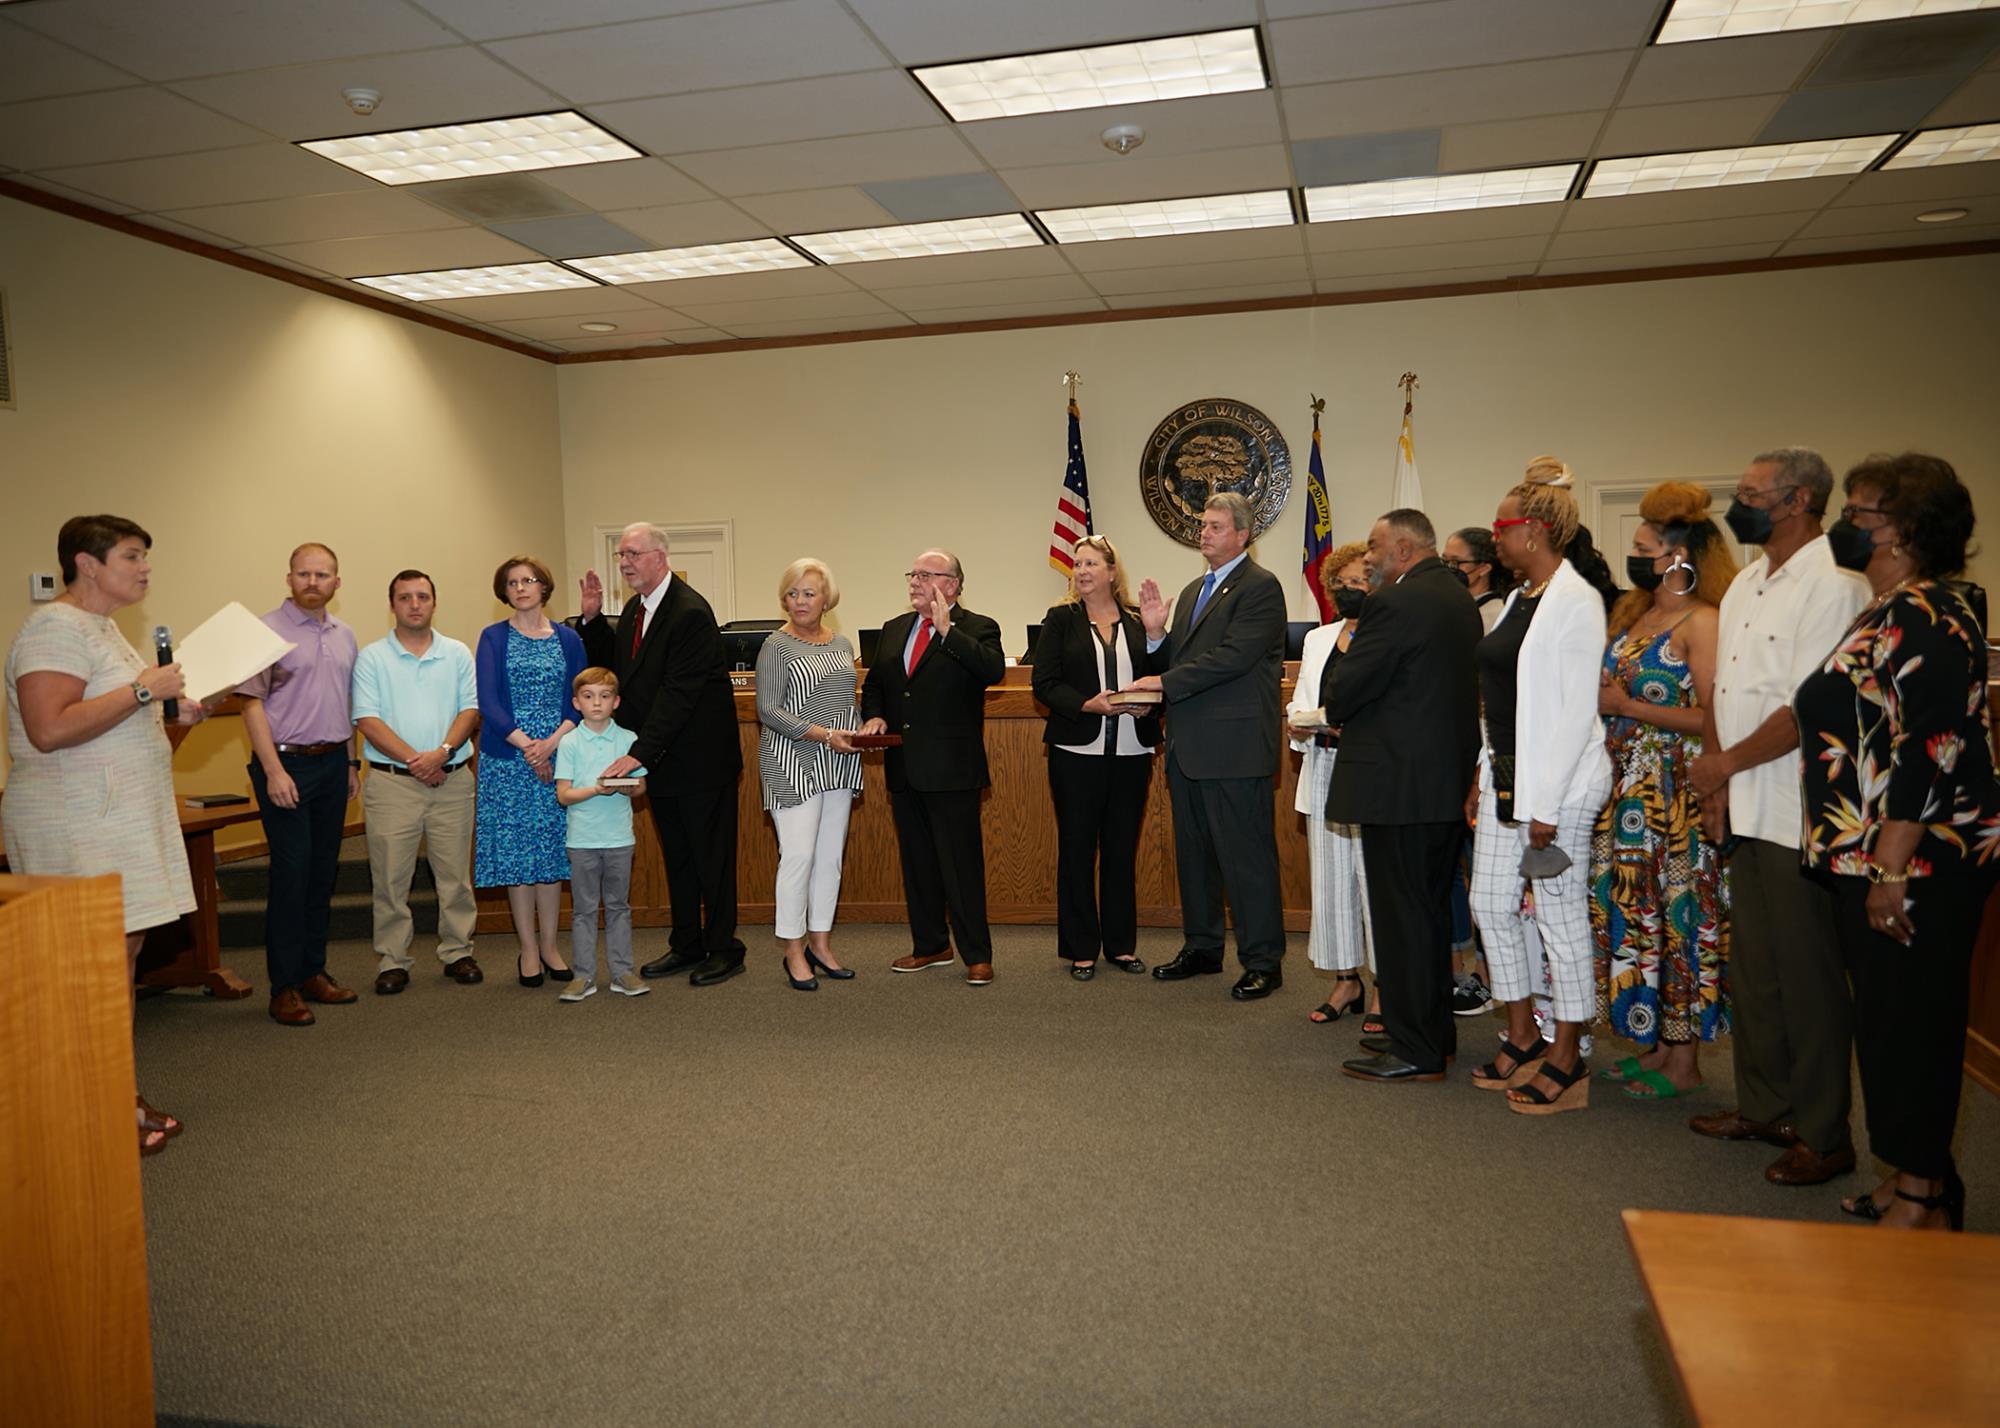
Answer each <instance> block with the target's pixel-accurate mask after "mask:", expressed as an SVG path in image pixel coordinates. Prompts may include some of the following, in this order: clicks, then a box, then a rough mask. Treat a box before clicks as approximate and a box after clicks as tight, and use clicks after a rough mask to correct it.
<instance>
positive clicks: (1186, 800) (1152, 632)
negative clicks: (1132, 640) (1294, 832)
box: [1128, 492, 1285, 1002]
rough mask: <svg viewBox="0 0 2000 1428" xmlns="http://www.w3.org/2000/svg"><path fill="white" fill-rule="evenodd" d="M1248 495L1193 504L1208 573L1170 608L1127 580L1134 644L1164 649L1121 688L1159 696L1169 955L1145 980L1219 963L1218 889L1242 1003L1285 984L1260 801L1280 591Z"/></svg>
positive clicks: (1272, 855)
mask: <svg viewBox="0 0 2000 1428" xmlns="http://www.w3.org/2000/svg"><path fill="white" fill-rule="evenodd" d="M1250 534H1251V515H1250V503H1249V502H1248V501H1246V500H1244V499H1243V498H1242V497H1241V496H1239V495H1237V494H1235V493H1234V492H1223V493H1222V494H1220V495H1215V496H1211V497H1210V498H1209V500H1208V504H1207V507H1206V508H1205V509H1204V510H1203V511H1202V513H1201V554H1202V558H1203V559H1204V560H1206V561H1207V562H1208V574H1207V575H1205V576H1203V577H1202V578H1201V579H1200V580H1197V581H1194V582H1192V583H1190V584H1189V585H1188V587H1187V589H1185V590H1183V591H1182V592H1181V595H1180V599H1179V600H1177V601H1176V602H1175V603H1174V606H1173V624H1172V628H1171V629H1169V627H1168V623H1167V614H1168V610H1167V604H1166V601H1164V600H1163V599H1161V598H1160V587H1159V586H1158V585H1156V584H1154V583H1153V582H1152V581H1150V580H1147V581H1144V582H1142V583H1141V584H1140V586H1139V618H1140V620H1141V621H1142V622H1143V623H1144V625H1145V627H1146V648H1147V649H1148V650H1149V651H1159V650H1161V649H1162V647H1164V651H1165V655H1166V658H1167V671H1166V673H1165V674H1156V675H1147V676H1146V677H1145V678H1143V679H1137V680H1134V681H1133V682H1132V684H1131V685H1130V686H1128V687H1129V688H1132V689H1156V690H1159V691H1160V692H1161V693H1162V694H1164V695H1165V696H1166V706H1167V789H1168V792H1169V793H1170V794H1171V795H1172V797H1173V808H1174V861H1175V867H1176V871H1177V872H1178V873H1179V876H1180V887H1181V950H1180V952H1179V954H1178V955H1177V956H1175V958H1174V959H1173V960H1172V961H1171V962H1168V963H1166V964H1165V965H1163V966H1159V967H1155V968H1154V969H1153V975H1154V976H1155V977H1157V978H1159V979H1160V980H1161V981H1164V982H1178V981H1181V980H1182V979H1184V978H1187V977H1195V976H1201V975H1204V974H1206V973H1211V972H1220V971H1221V970H1222V932H1223V896H1224V894H1225V892H1226V893H1227V895H1228V899H1229V908H1230V911H1231V912H1233V913H1234V914H1235V918H1236V957H1237V960H1238V961H1240V962H1241V963H1242V964H1243V975H1242V976H1241V977H1240V978H1238V979H1237V982H1236V985H1235V987H1233V988H1232V989H1231V990H1230V995H1231V996H1232V997H1234V998H1235V999H1236V1000H1237V1001H1240V1002H1247V1001H1255V1000H1256V999H1257V998H1259V997H1267V996H1269V995H1270V994H1271V993H1272V992H1274V991H1276V990H1277V989H1278V987H1279V986H1280V985H1282V983H1283V981H1284V973H1283V972H1282V971H1281V970H1280V964H1281V962H1282V961H1283V959H1284V955H1285V912H1284V904H1283V901H1282V898H1281V896H1280V894H1279V891H1278V839H1277V832H1276V828H1275V826H1274V823H1273V813H1272V796H1273V788H1274V786H1275V783H1274V780H1275V776H1276V774H1277V772H1278V744H1279V736H1280V722H1281V716H1280V715H1279V712H1278V711H1279V700H1278V684H1279V680H1280V678H1281V676H1282V675H1283V672H1284V662H1285V591H1284V587H1283V585H1281V584H1280V583H1279V581H1278V577H1277V576H1275V575H1273V574H1271V572H1270V571H1268V570H1265V569H1264V568H1263V567H1262V566H1260V565H1258V564H1257V562H1256V561H1254V560H1252V559H1250V555H1249V550H1250Z"/></svg>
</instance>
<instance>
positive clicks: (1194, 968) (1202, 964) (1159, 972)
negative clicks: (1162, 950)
mask: <svg viewBox="0 0 2000 1428" xmlns="http://www.w3.org/2000/svg"><path fill="white" fill-rule="evenodd" d="M1221 970H1222V959H1221V958H1220V957H1218V958H1216V959H1215V960H1214V961H1213V962H1210V961H1207V960H1206V959H1204V958H1201V957H1198V956H1196V955H1195V954H1194V953H1192V952H1190V951H1188V950H1187V949H1186V948H1185V947H1183V948H1182V949H1181V950H1180V951H1179V952H1177V953H1175V954H1174V960H1173V961H1171V962H1164V963H1162V964H1161V965H1159V966H1157V967H1155V968H1154V969H1153V979H1154V980H1155V981H1159V982H1184V981H1186V980H1187V979H1188V978H1189V977H1212V976H1214V975H1215V974H1216V973H1217V972H1220V971H1221Z"/></svg>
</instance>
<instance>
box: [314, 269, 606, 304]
mask: <svg viewBox="0 0 2000 1428" xmlns="http://www.w3.org/2000/svg"><path fill="white" fill-rule="evenodd" d="M354 281H355V282H357V283H360V284H361V285H362V286H363V287H369V288H376V289H378V290H380V291H382V292H385V293H393V294H394V295H395V296H397V297H399V298H408V299H410V300H411V301H412V302H441V301H444V300H445V299H447V298H469V297H495V296H498V295H499V294H501V293H539V292H548V291H551V290H553V289H555V288H590V287H596V286H597V285H596V284H595V283H593V282H591V280H590V279H589V278H586V277H584V276H583V275H582V274H581V273H572V272H571V271H570V270H569V269H568V268H565V267H562V266H561V265H560V264H557V263H507V264H503V265H502V266H500V267H497V268H445V269H441V270H439V271H437V272H432V273H385V274H383V275H382V276H381V277H377V278H355V279H354Z"/></svg>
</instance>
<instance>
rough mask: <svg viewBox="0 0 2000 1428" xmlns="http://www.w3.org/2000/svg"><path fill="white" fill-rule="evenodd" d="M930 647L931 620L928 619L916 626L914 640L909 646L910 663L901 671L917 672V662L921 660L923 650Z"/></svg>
mask: <svg viewBox="0 0 2000 1428" xmlns="http://www.w3.org/2000/svg"><path fill="white" fill-rule="evenodd" d="M930 647H931V622H930V621H929V620H925V621H924V622H923V623H922V624H921V625H918V626H917V638H916V642H915V643H913V644H912V645H911V646H910V665H909V668H908V669H906V670H904V671H903V673H905V674H915V673H916V672H917V664H918V662H919V661H920V660H922V659H923V657H924V651H925V650H927V649H929V648H930Z"/></svg>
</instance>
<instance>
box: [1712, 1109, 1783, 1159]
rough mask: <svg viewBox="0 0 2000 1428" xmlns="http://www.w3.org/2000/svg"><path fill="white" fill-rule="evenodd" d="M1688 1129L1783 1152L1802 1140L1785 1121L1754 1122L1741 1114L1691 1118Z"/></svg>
mask: <svg viewBox="0 0 2000 1428" xmlns="http://www.w3.org/2000/svg"><path fill="white" fill-rule="evenodd" d="M1688 1129H1689V1130H1691V1131H1693V1132H1694V1133H1695V1134H1696V1135H1705V1136H1708V1137H1710V1138H1712V1139H1714V1140H1761V1141H1763V1142H1764V1144H1766V1145H1775V1146H1777V1147H1778V1148H1779V1149H1780V1150H1783V1149H1785V1148H1787V1147H1788V1146H1791V1145H1792V1144H1794V1143H1795V1142H1797V1140H1798V1136H1797V1135H1795V1134H1793V1132H1792V1128H1791V1127H1790V1126H1788V1125H1785V1124H1783V1123H1782V1122H1773V1121H1753V1120H1751V1119H1750V1118H1749V1117H1748V1116H1746V1115H1744V1114H1743V1112H1741V1111H1710V1112H1709V1113H1708V1114H1707V1115H1705V1116H1689V1117H1688Z"/></svg>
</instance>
